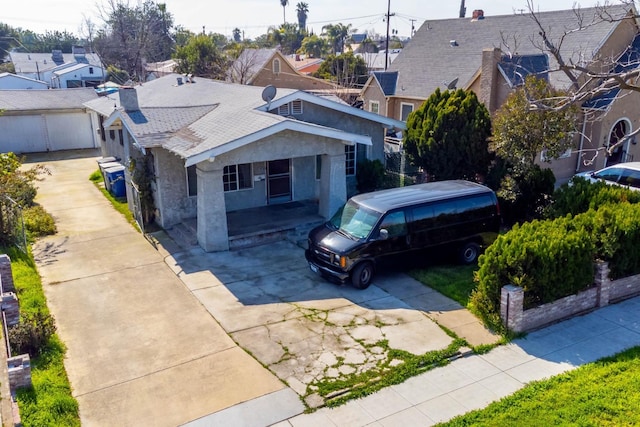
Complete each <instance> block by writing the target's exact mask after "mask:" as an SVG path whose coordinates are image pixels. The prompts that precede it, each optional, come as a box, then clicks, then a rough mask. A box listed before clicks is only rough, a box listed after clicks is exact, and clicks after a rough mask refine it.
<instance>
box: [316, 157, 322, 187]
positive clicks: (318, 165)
mask: <svg viewBox="0 0 640 427" xmlns="http://www.w3.org/2000/svg"><path fill="white" fill-rule="evenodd" d="M321 177H322V156H320V155H318V156H316V181H320V178H321Z"/></svg>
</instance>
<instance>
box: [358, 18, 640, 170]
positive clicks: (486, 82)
mask: <svg viewBox="0 0 640 427" xmlns="http://www.w3.org/2000/svg"><path fill="white" fill-rule="evenodd" d="M598 11H599V9H597V8H584V9H579V10H577V11H574V10H560V11H553V12H540V13H537V17H538V19H539V20H540V22H541V23H542V25H543V26H544V28H545V30H546V31H547V33H548V35H549V36H550V38H551V39H552V40H557V39H558V38H559V37H560V36H562V34H563V32H564V31H568V30H571V29H575V28H578V27H579V23H580V20H582V21H581V22H582V24H583V28H582V29H580V30H579V31H574V32H569V33H568V34H567V35H566V36H564V37H563V40H562V44H561V46H560V52H561V54H562V56H563V57H564V59H565V61H571V62H572V63H575V64H591V63H595V64H602V61H605V60H607V59H609V60H610V62H611V61H613V60H616V59H618V58H621V60H622V62H624V53H625V52H626V51H628V50H629V49H630V48H632V47H633V45H635V41H636V40H637V39H636V36H637V34H638V33H639V32H640V29H639V25H638V22H637V21H636V19H635V18H633V16H637V12H636V11H635V8H633V6H625V5H616V6H613V5H611V6H607V11H608V13H609V14H611V16H612V17H614V18H616V19H612V20H604V19H601V18H600V17H599V15H598ZM476 12H477V13H476V16H475V17H474V18H472V19H469V18H454V19H444V20H433V21H425V22H424V23H423V24H422V26H421V27H420V28H419V29H418V31H417V32H416V33H415V35H414V37H413V38H412V40H411V43H409V44H408V45H407V46H406V47H405V48H404V49H403V50H402V52H401V53H400V54H399V55H398V57H397V58H396V59H395V60H394V61H393V62H392V63H391V65H390V66H389V68H388V71H387V72H386V73H384V74H374V75H373V76H371V77H370V79H369V81H368V82H367V84H366V85H365V87H364V88H363V91H362V94H361V97H362V98H363V100H364V105H365V108H368V109H369V110H370V111H372V110H374V111H375V110H377V111H379V112H380V114H384V115H386V116H388V117H393V118H396V119H398V120H403V121H405V120H406V118H407V116H408V115H409V113H410V112H412V111H413V110H414V109H417V108H419V107H420V105H421V104H422V103H423V102H424V101H425V100H426V99H427V98H428V97H429V96H430V95H431V94H432V93H433V92H434V91H435V90H436V89H437V88H439V89H440V90H446V89H454V88H462V89H466V90H472V91H474V92H475V93H476V94H477V95H478V98H479V99H480V100H481V101H482V102H484V104H485V105H486V106H487V108H488V109H489V111H490V112H491V113H494V112H495V111H496V110H497V109H498V108H499V107H500V105H502V103H503V102H504V100H505V99H506V98H507V96H508V95H509V93H511V91H512V90H513V89H514V88H515V87H517V86H518V85H520V84H522V81H523V78H524V77H525V76H526V75H529V74H534V75H537V76H540V77H542V78H545V79H547V80H548V81H549V82H550V84H551V85H552V86H554V87H555V88H559V89H567V88H568V87H569V86H570V81H569V79H568V78H567V76H566V75H565V74H564V73H562V72H557V71H556V72H550V71H551V70H557V68H558V64H557V63H556V60H555V58H553V57H552V56H549V55H546V54H544V53H542V51H541V49H540V46H541V44H542V41H541V37H540V35H539V32H540V29H539V28H538V26H537V24H536V23H535V22H534V21H533V20H532V18H531V16H529V15H528V14H513V15H501V16H487V15H485V14H484V12H482V11H476ZM576 12H577V14H576ZM625 17H626V18H625ZM623 18H624V19H623ZM598 61H600V62H598ZM634 66H638V63H637V62H636V63H635V64H634ZM389 80H395V90H394V91H393V92H392V93H390V91H389V90H388V88H389V87H392V86H393V83H390V82H389ZM383 86H384V88H385V89H383ZM627 95H629V96H625V97H621V96H618V97H617V98H616V100H615V102H609V103H607V105H606V107H607V108H606V111H605V110H600V111H601V113H602V114H601V115H600V117H599V119H598V120H585V122H584V126H583V128H582V129H581V130H582V131H583V132H582V137H580V138H578V139H577V140H576V145H575V148H576V149H575V150H573V151H572V153H571V154H569V153H567V155H566V156H564V157H563V158H562V159H558V160H555V161H553V162H552V163H551V168H552V169H553V171H554V173H555V175H556V178H557V180H558V182H561V181H564V180H566V179H568V178H569V177H571V176H572V175H573V174H574V173H575V172H576V171H579V170H584V168H588V169H592V168H600V167H603V166H604V165H605V164H609V165H610V164H613V163H616V162H619V161H625V160H627V161H628V160H630V159H632V158H633V156H636V157H637V156H638V155H640V149H638V148H637V147H636V146H635V145H634V144H631V143H627V144H625V146H624V147H621V148H620V149H619V151H618V154H617V155H616V156H610V157H607V156H599V157H597V158H596V161H595V162H593V164H590V165H588V166H585V164H584V161H583V160H584V156H583V154H584V153H593V152H594V151H589V150H596V149H598V148H599V147H601V146H602V145H603V144H604V145H605V146H607V145H608V144H610V143H611V141H613V140H614V139H615V138H616V136H615V135H616V134H619V132H620V131H625V132H628V131H631V130H633V129H636V128H637V127H638V126H640V99H639V98H638V94H635V93H632V94H627ZM589 117H591V116H589ZM590 156H591V155H590V154H588V155H587V157H590Z"/></svg>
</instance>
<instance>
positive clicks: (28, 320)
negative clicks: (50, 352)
mask: <svg viewBox="0 0 640 427" xmlns="http://www.w3.org/2000/svg"><path fill="white" fill-rule="evenodd" d="M55 333H56V325H55V321H54V319H53V316H52V315H51V314H49V313H45V312H43V311H41V310H38V311H36V312H35V313H22V314H21V316H20V323H18V324H17V325H14V326H12V327H11V328H9V343H10V344H11V351H12V352H13V354H23V353H29V354H30V355H31V356H32V357H33V356H37V355H40V354H41V353H42V351H43V350H44V347H45V346H46V345H47V344H48V342H49V339H50V338H51V336H52V335H53V334H55Z"/></svg>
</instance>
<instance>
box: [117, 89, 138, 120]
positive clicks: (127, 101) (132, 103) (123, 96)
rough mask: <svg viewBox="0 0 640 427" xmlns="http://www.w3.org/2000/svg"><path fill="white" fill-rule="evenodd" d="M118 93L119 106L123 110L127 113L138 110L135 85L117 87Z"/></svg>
mask: <svg viewBox="0 0 640 427" xmlns="http://www.w3.org/2000/svg"><path fill="white" fill-rule="evenodd" d="M118 95H120V106H122V108H124V111H126V112H127V113H129V112H131V111H139V110H140V107H139V106H138V93H137V92H136V88H135V87H131V86H123V87H121V88H120V89H118Z"/></svg>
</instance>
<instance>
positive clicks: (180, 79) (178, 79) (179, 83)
mask: <svg viewBox="0 0 640 427" xmlns="http://www.w3.org/2000/svg"><path fill="white" fill-rule="evenodd" d="M176 80H177V81H178V86H180V85H182V77H177V78H176Z"/></svg>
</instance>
